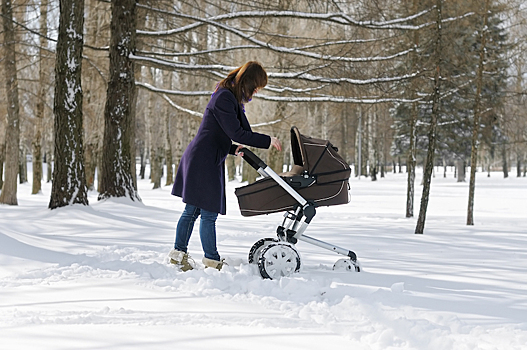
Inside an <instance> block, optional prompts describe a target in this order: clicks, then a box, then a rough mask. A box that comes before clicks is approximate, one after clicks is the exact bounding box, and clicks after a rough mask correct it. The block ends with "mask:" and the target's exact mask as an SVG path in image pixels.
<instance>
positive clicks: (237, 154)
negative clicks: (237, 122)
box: [234, 145, 243, 157]
mask: <svg viewBox="0 0 527 350" xmlns="http://www.w3.org/2000/svg"><path fill="white" fill-rule="evenodd" d="M242 148H243V145H238V147H236V151H234V155H235V156H240V157H243V152H240V150H241V149H242Z"/></svg>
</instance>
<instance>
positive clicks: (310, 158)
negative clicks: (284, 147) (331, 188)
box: [291, 126, 351, 184]
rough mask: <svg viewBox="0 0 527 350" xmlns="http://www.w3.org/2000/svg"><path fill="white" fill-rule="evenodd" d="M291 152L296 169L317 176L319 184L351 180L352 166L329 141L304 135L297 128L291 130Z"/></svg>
mask: <svg viewBox="0 0 527 350" xmlns="http://www.w3.org/2000/svg"><path fill="white" fill-rule="evenodd" d="M291 152H292V154H293V162H294V164H295V165H296V166H297V167H296V168H297V169H299V167H302V171H303V172H306V173H307V174H309V175H313V176H317V183H318V184H322V183H327V182H330V181H338V180H347V179H348V178H349V175H350V172H351V170H350V166H349V165H348V163H346V161H345V160H344V159H343V158H342V157H341V156H340V154H338V149H337V148H336V147H334V146H333V145H332V144H331V143H330V142H329V141H328V140H321V139H315V138H312V137H309V136H304V135H302V134H301V133H300V131H298V128H297V127H296V126H293V127H292V128H291ZM297 171H298V170H297Z"/></svg>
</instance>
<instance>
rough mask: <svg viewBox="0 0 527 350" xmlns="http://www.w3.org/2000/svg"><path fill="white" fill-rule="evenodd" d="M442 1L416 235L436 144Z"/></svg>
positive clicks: (438, 8) (421, 228)
mask: <svg viewBox="0 0 527 350" xmlns="http://www.w3.org/2000/svg"><path fill="white" fill-rule="evenodd" d="M442 1H443V0H436V9H435V10H436V39H435V49H434V91H433V93H432V113H431V116H430V117H431V118H430V129H429V132H428V153H427V155H426V161H425V169H424V174H423V193H422V196H421V207H420V209H419V217H418V219H417V226H416V228H415V233H416V234H422V233H423V232H424V228H425V221H426V210H427V208H428V200H429V196H430V184H431V181H432V172H433V171H434V153H435V144H436V129H437V120H438V117H439V103H440V101H439V98H440V94H441V61H442V60H441V55H442V52H441V46H442V43H441V41H442V20H443V15H442Z"/></svg>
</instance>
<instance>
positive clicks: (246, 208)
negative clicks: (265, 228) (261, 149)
mask: <svg viewBox="0 0 527 350" xmlns="http://www.w3.org/2000/svg"><path fill="white" fill-rule="evenodd" d="M291 150H292V154H293V161H294V165H293V168H292V169H291V171H289V172H286V173H281V174H277V173H276V172H274V171H273V169H271V168H270V167H268V166H267V165H266V164H265V163H264V162H263V161H262V160H261V159H260V158H258V156H256V155H255V154H254V153H253V152H251V151H250V150H248V149H246V148H243V149H242V150H241V152H243V159H244V160H245V161H247V162H248V163H249V165H251V166H252V167H253V168H254V169H256V170H257V171H258V173H259V174H260V175H262V176H263V179H261V180H258V181H256V182H254V183H252V184H249V185H247V186H244V187H239V188H237V189H236V190H235V193H236V196H237V197H238V204H239V206H240V211H241V213H242V215H243V216H254V215H262V214H270V213H276V212H281V211H285V212H286V213H285V215H284V220H283V222H282V225H280V226H278V228H277V230H276V233H277V238H262V239H260V240H259V241H257V242H256V243H255V244H254V245H253V246H252V248H251V250H250V251H249V263H256V264H258V268H259V271H260V274H261V275H262V277H264V278H271V279H272V278H277V277H281V276H289V275H290V274H291V273H293V272H297V271H299V270H300V255H299V254H298V252H297V250H296V248H295V244H296V243H297V242H298V240H301V241H304V242H307V243H310V244H313V245H316V246H319V247H322V248H324V249H328V250H331V251H333V252H336V253H338V254H342V255H346V256H347V257H348V258H349V259H340V260H339V261H337V263H335V265H334V266H333V268H334V269H345V270H348V271H357V272H358V271H360V266H359V263H358V261H357V256H356V254H355V253H354V252H352V251H351V250H348V249H344V248H340V247H337V246H334V245H331V244H329V243H326V242H323V241H320V240H318V239H315V238H312V237H309V236H306V235H304V231H305V230H306V228H307V226H308V225H309V223H310V222H311V220H312V219H313V217H314V216H315V214H316V210H315V208H317V207H320V206H331V205H337V204H346V203H348V202H349V192H348V187H349V186H348V181H349V176H350V172H351V169H350V167H349V165H348V164H347V163H346V161H344V159H342V157H341V156H340V155H339V154H338V152H337V151H338V150H337V148H336V147H333V145H332V144H331V143H330V142H329V141H327V140H320V139H314V138H311V137H308V136H304V135H302V134H300V132H299V131H298V129H297V128H296V127H292V128H291Z"/></svg>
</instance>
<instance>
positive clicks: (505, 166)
mask: <svg viewBox="0 0 527 350" xmlns="http://www.w3.org/2000/svg"><path fill="white" fill-rule="evenodd" d="M501 160H502V166H503V178H505V179H506V178H508V177H509V163H508V161H507V147H506V146H505V145H503V146H502V148H501Z"/></svg>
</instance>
